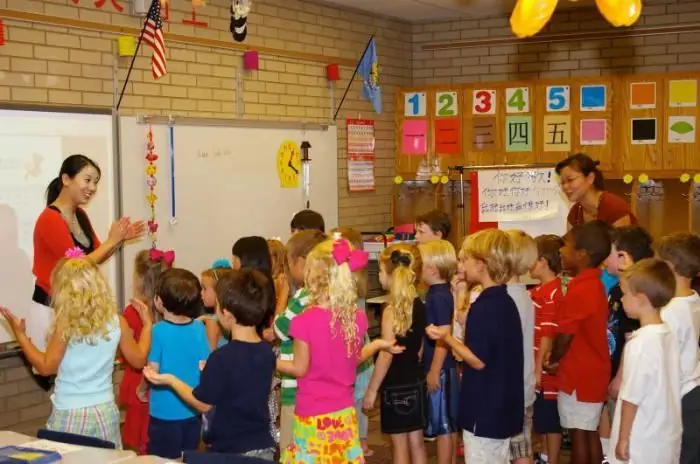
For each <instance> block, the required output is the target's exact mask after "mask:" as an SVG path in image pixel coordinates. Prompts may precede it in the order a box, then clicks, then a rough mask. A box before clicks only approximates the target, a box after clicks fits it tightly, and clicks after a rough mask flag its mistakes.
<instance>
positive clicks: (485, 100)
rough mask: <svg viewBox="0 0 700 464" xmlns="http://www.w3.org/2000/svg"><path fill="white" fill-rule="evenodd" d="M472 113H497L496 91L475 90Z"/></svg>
mask: <svg viewBox="0 0 700 464" xmlns="http://www.w3.org/2000/svg"><path fill="white" fill-rule="evenodd" d="M472 114H496V91H495V90H487V89H478V90H474V94H473V98H472Z"/></svg>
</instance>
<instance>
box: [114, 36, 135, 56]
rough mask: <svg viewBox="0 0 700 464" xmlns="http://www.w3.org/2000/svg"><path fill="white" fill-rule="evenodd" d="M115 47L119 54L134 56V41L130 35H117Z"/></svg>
mask: <svg viewBox="0 0 700 464" xmlns="http://www.w3.org/2000/svg"><path fill="white" fill-rule="evenodd" d="M117 49H118V51H119V56H122V57H124V56H134V54H135V53H136V41H135V40H134V37H132V36H130V35H123V36H121V37H117Z"/></svg>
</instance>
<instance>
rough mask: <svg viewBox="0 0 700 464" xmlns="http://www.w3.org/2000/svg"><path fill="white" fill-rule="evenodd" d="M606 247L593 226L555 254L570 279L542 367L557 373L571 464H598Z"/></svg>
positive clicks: (605, 378) (604, 230) (606, 236)
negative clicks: (601, 276) (570, 447)
mask: <svg viewBox="0 0 700 464" xmlns="http://www.w3.org/2000/svg"><path fill="white" fill-rule="evenodd" d="M610 242H611V240H610V231H609V228H608V226H607V225H606V224H605V223H601V222H599V221H593V222H588V223H586V224H583V225H581V226H575V227H574V228H572V229H571V230H570V231H569V233H568V234H566V236H565V237H564V246H563V247H562V249H561V250H560V255H561V260H562V267H563V268H564V269H567V270H569V271H570V272H571V274H572V275H573V279H572V280H571V282H569V286H568V288H567V292H566V295H564V297H563V298H562V301H561V310H560V313H559V314H560V319H559V328H558V335H557V337H556V339H555V340H554V347H553V349H552V354H551V357H550V359H549V360H548V361H545V365H546V367H548V370H550V371H556V373H557V387H558V389H559V393H558V398H557V408H558V410H559V419H560V422H561V425H562V427H564V428H566V429H569V431H570V435H571V443H572V461H571V462H572V464H590V463H597V462H602V460H603V451H602V448H601V443H600V439H599V437H598V425H599V423H600V414H601V411H602V409H603V403H604V402H605V401H606V400H607V398H608V385H609V383H610V353H609V351H608V341H607V335H606V334H607V323H608V305H607V298H606V295H605V287H604V286H603V282H602V281H601V278H600V274H601V265H602V264H603V262H604V261H605V260H606V258H607V257H608V256H609V255H610V248H611V243H610ZM557 363H560V365H559V366H558V369H557V367H556V364H557Z"/></svg>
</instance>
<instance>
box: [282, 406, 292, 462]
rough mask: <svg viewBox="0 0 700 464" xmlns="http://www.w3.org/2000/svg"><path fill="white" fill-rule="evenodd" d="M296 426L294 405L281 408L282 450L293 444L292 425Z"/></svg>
mask: <svg viewBox="0 0 700 464" xmlns="http://www.w3.org/2000/svg"><path fill="white" fill-rule="evenodd" d="M293 426H294V405H288V406H284V405H283V406H282V407H281V408H280V451H281V450H284V449H285V448H287V447H288V446H289V445H291V444H292V427H293Z"/></svg>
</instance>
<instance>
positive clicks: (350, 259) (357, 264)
mask: <svg viewBox="0 0 700 464" xmlns="http://www.w3.org/2000/svg"><path fill="white" fill-rule="evenodd" d="M333 259H335V262H336V263H337V264H338V265H341V264H343V263H348V266H349V267H350V270H351V271H352V272H355V271H359V270H360V269H362V268H363V267H365V266H366V265H367V262H368V261H369V253H367V252H366V251H364V250H351V249H350V244H349V243H348V242H347V240H338V241H336V242H335V243H334V244H333Z"/></svg>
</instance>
